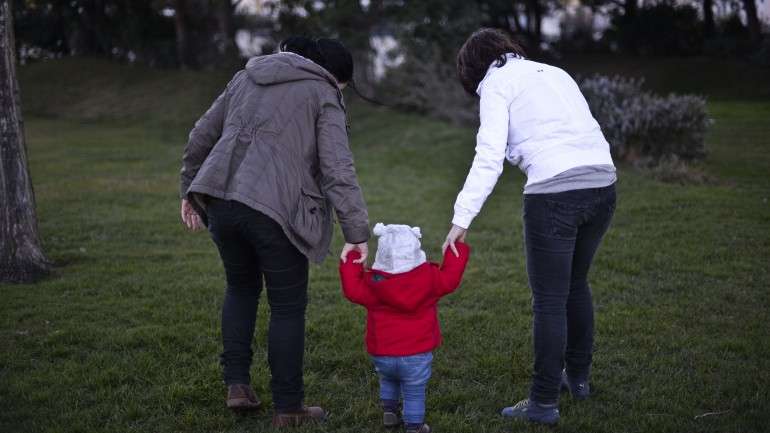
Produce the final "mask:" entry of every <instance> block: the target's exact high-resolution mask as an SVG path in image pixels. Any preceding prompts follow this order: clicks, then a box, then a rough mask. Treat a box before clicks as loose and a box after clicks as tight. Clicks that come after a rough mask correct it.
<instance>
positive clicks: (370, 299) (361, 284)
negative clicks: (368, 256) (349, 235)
mask: <svg viewBox="0 0 770 433" xmlns="http://www.w3.org/2000/svg"><path fill="white" fill-rule="evenodd" d="M360 257H361V254H360V253H359V252H358V251H351V252H350V253H349V254H348V260H347V262H346V263H343V262H342V260H340V281H341V282H342V293H344V294H345V297H346V298H348V300H349V301H350V302H352V303H354V304H359V305H363V306H364V307H367V306H371V305H374V304H375V303H377V299H376V298H375V297H374V295H373V294H372V292H371V290H370V289H369V286H368V285H367V284H366V278H365V275H366V274H365V272H364V265H363V263H353V260H356V259H358V258H360Z"/></svg>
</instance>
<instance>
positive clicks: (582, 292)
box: [444, 29, 616, 424]
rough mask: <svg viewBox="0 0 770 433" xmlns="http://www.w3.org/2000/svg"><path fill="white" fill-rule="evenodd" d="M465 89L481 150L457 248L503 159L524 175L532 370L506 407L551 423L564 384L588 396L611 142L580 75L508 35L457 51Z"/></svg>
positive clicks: (457, 223)
mask: <svg viewBox="0 0 770 433" xmlns="http://www.w3.org/2000/svg"><path fill="white" fill-rule="evenodd" d="M457 70H458V75H459V78H460V81H461V82H462V84H463V87H464V88H465V89H466V91H468V93H470V94H472V95H478V97H479V98H480V101H479V102H480V105H479V106H480V108H479V117H480V120H481V124H480V126H479V131H478V135H477V136H476V156H475V158H474V159H473V164H472V166H471V169H470V172H469V173H468V177H467V179H466V181H465V185H464V186H463V189H462V191H461V192H460V194H459V195H458V196H457V201H456V202H455V206H454V218H453V219H452V228H451V229H450V231H449V234H448V235H447V238H446V242H445V243H444V249H446V248H451V249H452V250H454V243H455V241H462V240H464V238H465V234H466V232H467V230H468V227H469V226H470V224H471V222H472V221H473V218H474V217H475V216H476V215H477V214H478V213H479V211H480V210H481V207H482V206H483V204H484V201H485V200H486V199H487V197H488V196H489V194H490V193H491V192H492V189H493V188H494V186H495V184H496V183H497V179H498V178H499V176H500V174H501V173H502V171H503V164H504V161H505V160H506V159H507V160H508V162H510V163H511V164H514V165H517V166H518V167H519V168H520V169H521V170H522V171H523V172H524V173H525V174H526V176H527V183H526V185H525V187H524V212H523V215H524V239H525V245H526V254H527V274H528V277H529V285H530V287H531V289H532V296H533V302H532V310H533V314H534V320H533V336H534V338H533V341H534V353H535V362H534V364H535V365H534V374H533V377H532V386H531V388H530V393H529V398H528V399H525V400H522V401H520V402H518V403H517V404H515V405H514V406H511V407H507V408H505V409H503V415H504V416H507V417H512V418H515V419H521V420H528V421H532V422H540V423H547V424H554V423H556V422H558V420H559V410H558V403H559V391H560V389H561V388H562V387H564V388H566V389H568V390H570V391H571V393H572V395H573V397H575V398H579V399H583V398H587V397H588V396H589V394H590V391H589V386H588V376H589V372H590V367H591V360H592V352H593V334H594V317H593V303H592V300H591V289H590V287H589V285H588V280H587V276H588V270H589V268H590V266H591V262H592V260H593V257H594V254H595V252H596V250H597V249H598V247H599V244H600V242H601V239H602V236H603V235H604V233H605V232H606V230H607V228H608V226H609V224H610V220H611V219H612V215H613V213H614V211H615V180H616V176H615V167H614V165H613V163H612V157H611V156H610V149H609V144H608V143H607V140H605V138H604V135H603V134H602V131H601V128H600V127H599V124H598V123H597V122H596V120H595V119H594V118H593V117H592V116H591V111H590V110H589V108H588V104H587V103H586V100H585V98H584V97H583V95H582V93H580V89H579V88H578V86H577V84H576V83H575V81H574V80H573V79H572V78H571V77H570V76H569V75H568V74H567V73H566V72H564V71H562V70H561V69H559V68H556V67H553V66H550V65H546V64H543V63H537V62H533V61H530V60H527V59H525V57H524V52H523V50H522V49H521V48H520V47H519V45H518V44H517V43H516V42H514V41H513V40H512V39H511V37H510V36H508V35H507V34H506V33H504V32H502V31H499V30H494V29H481V30H479V31H477V32H475V33H474V34H473V35H471V36H470V38H468V40H467V41H466V42H465V44H464V45H463V47H462V48H461V49H460V52H459V53H458V55H457Z"/></svg>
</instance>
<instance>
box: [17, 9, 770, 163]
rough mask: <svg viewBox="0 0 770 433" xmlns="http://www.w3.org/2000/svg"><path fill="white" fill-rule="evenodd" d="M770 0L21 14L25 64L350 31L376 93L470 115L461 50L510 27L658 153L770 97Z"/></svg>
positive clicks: (632, 147)
mask: <svg viewBox="0 0 770 433" xmlns="http://www.w3.org/2000/svg"><path fill="white" fill-rule="evenodd" d="M768 2H770V0H679V1H673V0H513V1H503V0H419V1H417V0H130V1H129V0H49V1H38V0H14V16H15V19H16V32H17V40H16V43H17V49H18V54H19V59H20V62H21V63H22V64H23V63H28V62H35V61H39V60H44V59H48V58H59V57H65V56H78V57H84V56H86V57H99V58H109V59H112V60H114V61H117V62H125V63H132V64H133V63H141V64H146V65H149V66H151V67H155V68H181V69H221V70H223V71H232V70H234V69H237V68H239V67H241V66H242V65H243V63H244V61H245V59H246V58H248V57H251V56H254V55H260V54H267V53H272V52H274V51H275V50H276V47H277V45H278V42H279V41H280V40H281V39H282V38H284V37H286V36H288V35H291V34H304V35H311V36H317V37H336V38H339V39H341V40H342V41H343V42H344V43H345V44H346V45H347V46H348V47H349V48H350V49H351V51H352V53H353V55H354V59H355V63H356V72H355V81H356V85H357V87H358V88H359V89H361V90H362V91H363V92H364V93H366V94H369V95H371V96H374V97H376V98H378V99H380V100H382V101H384V102H385V103H387V104H388V105H392V106H395V107H398V108H400V109H402V110H407V111H413V112H418V113H422V114H426V115H429V116H432V117H436V118H440V119H443V120H448V121H450V122H452V123H455V124H463V125H475V124H476V123H477V121H478V120H477V116H478V114H477V113H478V111H477V109H476V103H477V102H476V101H475V100H474V99H473V98H469V97H468V96H467V95H466V94H465V93H464V92H463V90H462V89H461V87H460V86H459V84H458V82H457V80H456V73H455V67H454V56H455V55H456V53H457V51H458V49H459V48H460V46H461V44H462V43H463V41H464V40H465V39H466V38H467V37H468V35H469V34H471V33H472V32H473V31H474V30H476V29H478V28H479V27H495V28H500V29H503V30H505V31H507V32H510V33H511V34H512V35H514V36H515V37H516V38H517V39H518V40H519V41H520V42H521V43H522V44H523V46H524V47H525V49H526V51H527V53H528V54H529V56H530V57H532V58H533V59H535V60H539V61H545V62H547V63H553V64H556V65H558V66H562V67H565V68H566V69H567V70H568V71H569V72H570V73H572V74H573V75H575V76H576V78H577V79H578V81H579V82H580V83H581V87H582V88H583V91H584V93H586V96H587V100H588V101H589V104H590V105H591V109H592V111H593V113H594V116H595V117H596V118H597V119H598V120H599V122H600V124H601V125H602V128H603V129H604V132H605V134H606V135H607V136H608V138H610V141H611V142H612V145H613V151H614V153H615V157H616V158H620V159H623V160H628V161H630V162H634V163H641V164H643V165H650V164H656V163H658V162H659V161H661V160H666V161H671V160H672V158H674V159H676V160H685V161H687V160H694V159H700V158H702V157H703V156H704V155H705V149H704V145H703V142H704V138H703V137H704V136H705V131H706V129H707V128H708V126H709V125H710V121H709V117H708V115H707V113H706V103H705V100H703V98H702V97H701V96H712V94H720V93H721V94H722V96H725V95H727V97H728V98H729V97H733V98H744V97H750V98H751V97H754V98H756V97H759V98H768V97H770V90H768V89H770V86H768V85H762V84H759V83H763V82H764V83H766V82H767V81H768V79H767V76H769V75H770V74H768V72H770V70H768V69H765V68H767V67H768V66H770V37H768V36H767V33H768V31H767V25H766V23H765V22H766V21H767V20H770V4H768ZM684 58H688V59H693V60H691V61H689V62H688V63H687V64H686V65H687V67H686V68H684V69H683V68H679V67H677V66H676V65H672V67H667V68H659V67H658V66H654V65H660V64H661V61H663V62H666V60H665V59H671V60H670V61H669V62H676V61H679V60H682V59H684ZM651 59H655V60H654V61H649V62H648V60H651ZM661 59H662V60H661ZM647 63H649V64H651V65H653V66H649V67H648V65H647ZM693 65H700V66H695V67H693ZM660 70H663V71H664V72H660ZM597 72H598V73H603V74H604V75H603V76H594V74H596V73H597ZM589 76H590V77H591V78H588V77H589ZM672 76H674V77H675V78H674V79H675V80H677V81H678V82H679V83H680V84H681V83H685V84H684V85H682V86H677V89H681V88H687V87H688V84H687V83H702V84H703V86H700V87H699V86H697V85H694V86H690V87H694V88H693V89H692V90H693V91H694V93H699V94H701V93H703V92H701V90H703V89H707V91H708V92H709V95H677V96H674V95H669V96H666V95H664V94H662V93H663V92H661V90H663V91H669V90H668V89H670V86H664V85H660V83H661V81H666V80H668V81H671V79H672V78H670V77H672ZM762 76H764V78H762ZM628 80H631V81H628ZM634 80H638V81H634ZM641 80H646V82H647V83H648V84H650V85H651V86H650V87H651V89H649V90H647V89H642V81H641ZM736 80H738V81H745V80H749V81H755V82H757V83H758V85H757V86H756V87H755V88H752V90H750V92H749V93H751V94H750V95H747V94H739V93H740V91H736V90H734V89H732V88H731V86H730V85H729V84H726V83H729V82H731V81H732V82H735V81H736ZM732 87H734V86H732ZM737 88H738V89H743V90H745V89H747V87H746V86H738V87H737ZM743 90H741V91H743ZM655 91H657V93H658V94H656V93H655ZM743 93H746V92H745V91H743ZM651 161H652V162H651Z"/></svg>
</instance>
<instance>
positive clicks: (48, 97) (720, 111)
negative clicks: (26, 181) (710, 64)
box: [0, 59, 770, 433]
mask: <svg viewBox="0 0 770 433" xmlns="http://www.w3.org/2000/svg"><path fill="white" fill-rule="evenodd" d="M21 75H22V80H21V83H22V90H23V95H24V104H25V110H26V115H27V117H26V119H25V120H26V132H27V138H28V152H29V158H30V165H31V167H30V168H31V171H32V177H33V181H34V186H35V193H36V198H37V202H38V211H39V214H38V216H39V220H40V229H41V232H42V237H43V243H44V246H45V250H46V252H47V254H48V256H49V257H50V258H51V259H52V260H53V261H54V262H55V263H56V268H55V270H54V272H53V274H52V275H51V276H50V277H49V278H47V279H46V280H44V281H42V282H40V283H37V284H33V285H4V286H0V293H1V294H2V299H3V302H2V303H1V304H0V348H1V349H2V350H0V408H2V410H0V431H3V432H63V431H67V432H70V431H71V432H113V431H114V432H129V431H133V432H177V431H183V432H220V431H222V432H225V431H226V432H239V431H243V432H263V431H270V428H269V427H268V426H269V420H270V413H269V411H265V412H262V413H261V414H260V415H257V416H254V417H236V416H233V415H231V414H230V413H229V412H228V411H227V410H226V409H225V407H224V401H223V397H224V392H225V390H224V386H223V385H222V383H221V380H220V368H219V366H218V353H219V351H220V340H219V310H220V307H221V303H222V294H223V288H224V279H223V270H222V267H221V263H220V262H219V259H218V256H217V253H216V251H215V248H214V247H213V244H212V243H211V241H210V240H209V238H208V236H207V235H206V234H205V233H198V234H191V233H188V232H186V231H184V230H183V228H182V226H181V223H180V222H179V217H178V206H179V202H178V198H177V185H178V175H177V173H178V168H179V159H180V154H181V150H182V146H183V144H184V141H185V137H186V133H187V131H188V130H189V127H190V126H191V122H192V121H193V120H194V118H195V116H196V115H197V114H200V113H201V112H202V111H203V109H204V108H205V106H206V104H207V102H208V101H210V98H211V97H212V96H213V95H214V94H215V93H216V92H217V91H218V89H220V88H221V87H222V86H224V84H225V83H226V80H227V74H226V73H219V72H215V73H212V72H206V73H194V72H176V71H152V70H146V69H143V68H138V67H135V68H129V67H121V66H117V65H113V64H109V63H102V62H98V61H91V60H73V59H67V60H63V61H57V62H54V63H50V64H38V65H32V66H29V67H26V68H23V69H22V71H21ZM352 106H353V107H352V110H351V115H350V121H351V139H352V147H353V151H354V153H355V156H356V166H357V169H358V172H359V176H360V182H361V185H362V187H363V190H364V194H365V196H366V200H367V203H368V205H369V213H370V216H371V219H372V221H371V222H372V224H373V223H374V222H378V221H384V222H386V223H397V222H398V223H408V224H411V225H418V226H420V227H422V231H423V234H424V239H423V241H424V247H425V249H426V251H427V252H428V255H429V257H432V258H433V259H437V258H438V257H439V246H440V243H441V240H442V238H443V236H444V235H445V233H446V230H447V228H448V223H449V220H450V219H451V210H452V204H453V201H454V197H455V195H456V193H457V191H458V190H459V188H460V187H461V185H462V182H463V179H464V175H465V173H466V171H467V169H468V167H469V164H470V160H471V158H472V155H473V145H474V143H473V138H474V133H475V132H474V131H473V130H471V129H467V128H458V127H453V126H449V125H447V124H444V123H441V122H437V121H433V120H429V119H426V118H422V117H418V116H414V115H408V114H402V113H394V112H391V111H387V110H382V109H374V108H371V107H367V106H364V105H362V104H358V103H354V104H352ZM709 109H710V112H711V114H712V116H713V117H714V119H715V124H714V126H713V128H712V130H711V132H710V133H709V136H708V147H709V151H710V153H709V157H708V159H707V160H706V161H705V162H704V163H703V164H702V165H701V168H702V169H703V170H705V171H706V172H707V173H709V174H710V175H711V176H712V177H713V178H715V179H716V182H714V183H710V184H707V185H689V186H681V185H673V184H665V183H660V182H657V181H654V180H651V179H649V178H647V177H645V176H644V175H642V174H639V173H638V172H636V171H634V170H632V169H630V168H627V167H621V170H620V174H619V177H620V181H619V184H618V187H619V203H618V207H617V213H616V217H615V220H614V222H613V226H612V228H611V230H610V231H609V233H608V234H607V236H606V239H605V242H604V244H603V246H602V249H601V250H600V252H599V255H598V257H597V259H596V262H595V265H594V269H593V272H592V274H591V282H592V285H593V290H594V296H595V303H596V309H597V342H596V355H595V366H594V377H593V380H594V382H593V386H594V388H595V396H594V397H593V398H592V399H591V400H589V401H586V402H580V403H577V402H574V401H572V400H571V399H570V398H569V397H567V396H565V397H564V399H563V400H562V416H563V418H562V422H561V424H560V426H559V427H558V429H557V431H562V432H575V433H577V432H582V433H585V432H608V433H609V432H647V431H654V432H720V433H728V432H736V433H737V432H763V431H766V429H767V426H768V425H770V412H769V411H768V408H767V405H768V403H770V361H769V360H770V326H769V325H768V319H769V316H770V313H769V312H770V290H769V289H770V269H769V268H770V267H769V266H768V264H770V204H769V203H768V198H770V176H769V175H768V172H769V171H770V122H768V120H769V119H770V102H768V101H764V102H763V101H756V100H755V101H738V100H724V99H720V100H719V101H718V102H712V103H710V105H709ZM522 183H523V176H522V175H521V174H519V173H518V170H516V169H514V168H512V167H507V168H506V172H505V174H504V176H503V178H502V179H501V181H500V183H499V184H498V187H497V189H496V191H495V193H494V194H493V196H492V198H491V199H490V200H489V201H488V203H487V204H486V206H485V209H484V212H483V214H482V215H481V216H480V217H479V218H478V219H477V220H476V221H475V222H474V224H473V226H472V229H471V232H470V234H469V236H468V242H469V243H470V244H471V246H472V247H473V249H474V250H473V255H472V258H471V262H470V264H469V267H468V270H467V272H466V275H465V279H464V282H463V285H462V287H461V288H460V289H459V290H458V291H457V292H456V293H455V294H453V295H451V296H449V297H447V298H445V299H444V300H443V301H442V303H441V308H440V318H441V322H442V326H443V332H444V336H445V343H444V345H443V346H442V347H441V348H440V349H438V350H437V351H436V356H435V362H434V376H433V379H432V380H431V382H430V385H429V396H428V402H427V404H428V412H427V420H428V422H430V423H431V424H432V425H433V426H434V428H435V431H436V432H452V433H465V432H468V433H470V432H501V431H502V432H507V431H549V430H547V429H544V428H541V427H532V426H519V425H514V424H511V423H510V422H506V421H503V420H502V419H500V417H499V416H498V413H499V410H500V408H502V407H503V406H506V405H508V404H510V403H513V402H515V401H516V400H518V399H519V398H522V397H523V396H525V394H526V391H527V387H528V382H529V376H530V374H531V359H532V350H531V337H530V333H531V325H530V323H531V313H530V293H529V289H528V287H527V281H526V273H525V269H524V257H523V246H522V236H521V210H520V209H521V189H522ZM337 236H338V237H337V239H336V240H335V246H334V247H333V250H334V251H335V252H336V251H338V250H339V247H340V246H341V239H339V234H338V235H337ZM371 247H372V248H373V247H374V244H371ZM311 273H312V275H311V289H310V293H311V304H310V307H309V310H308V322H307V324H308V325H307V335H308V345H307V353H306V376H305V377H306V378H305V381H306V388H307V401H308V403H313V404H320V405H322V406H324V407H325V408H327V409H328V410H330V411H331V414H332V415H331V418H330V420H329V421H328V422H327V423H326V424H324V425H323V426H322V427H317V428H306V429H303V430H302V431H308V432H309V431H314V432H352V431H365V432H381V431H384V429H383V428H382V427H380V426H379V424H378V423H379V420H380V413H379V411H378V407H377V380H376V376H375V375H374V373H373V371H372V367H371V365H370V362H369V359H368V357H367V355H366V352H365V350H364V345H363V328H364V317H365V313H364V311H363V309H361V308H360V307H357V306H353V305H351V304H349V303H348V302H347V301H346V300H345V299H344V298H343V297H342V295H341V293H340V287H339V282H338V277H337V269H336V261H335V260H334V258H333V257H332V258H330V259H328V260H327V261H326V262H325V263H324V264H323V265H321V266H317V267H313V268H312V271H311ZM263 299H264V298H263ZM267 313H268V311H267V308H266V302H264V303H263V305H261V306H260V310H259V321H258V331H257V335H256V337H255V347H256V357H255V362H254V365H253V368H252V376H253V377H254V379H255V383H254V385H255V388H256V390H257V391H258V393H259V394H260V395H261V397H262V398H263V399H264V400H268V401H269V398H270V394H269V389H268V381H269V378H268V370H267V362H266V353H265V341H266V326H265V325H266V319H267Z"/></svg>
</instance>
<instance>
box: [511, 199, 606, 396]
mask: <svg viewBox="0 0 770 433" xmlns="http://www.w3.org/2000/svg"><path fill="white" fill-rule="evenodd" d="M614 212H615V185H610V186H608V187H604V188H592V189H580V190H573V191H565V192H560V193H553V194H526V195H525V196H524V239H525V244H526V253H527V274H528V276H529V285H530V287H531V289H532V311H533V314H534V320H533V337H534V338H533V341H534V352H535V368H534V373H533V375H532V387H531V389H530V395H529V396H530V399H532V400H534V401H536V402H538V403H544V404H552V403H556V402H558V401H559V387H560V382H561V370H562V369H563V368H565V366H566V369H567V375H568V376H569V377H570V378H572V379H576V380H587V379H588V375H589V372H590V369H591V361H592V354H593V342H594V308H593V302H592V299H591V288H590V287H589V285H588V270H589V269H590V267H591V262H592V261H593V258H594V254H595V253H596V250H597V249H598V248H599V244H600V243H601V240H602V237H603V236H604V233H605V232H606V231H607V228H608V227H609V225H610V221H611V220H612V215H613V213H614Z"/></svg>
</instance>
